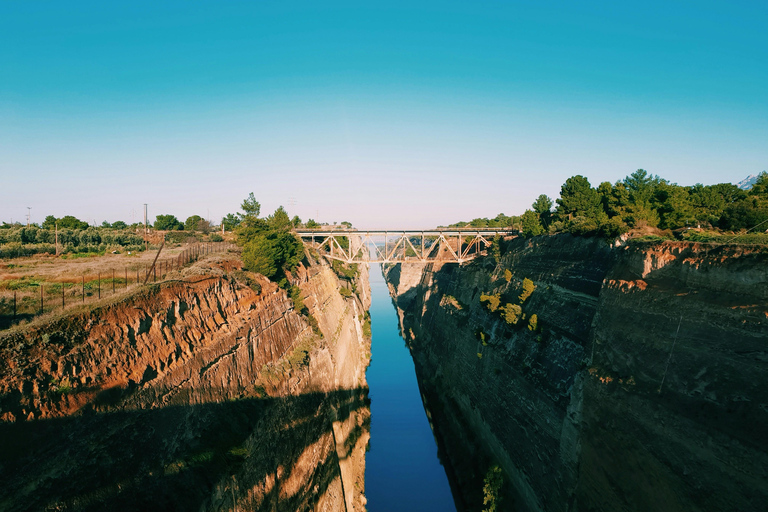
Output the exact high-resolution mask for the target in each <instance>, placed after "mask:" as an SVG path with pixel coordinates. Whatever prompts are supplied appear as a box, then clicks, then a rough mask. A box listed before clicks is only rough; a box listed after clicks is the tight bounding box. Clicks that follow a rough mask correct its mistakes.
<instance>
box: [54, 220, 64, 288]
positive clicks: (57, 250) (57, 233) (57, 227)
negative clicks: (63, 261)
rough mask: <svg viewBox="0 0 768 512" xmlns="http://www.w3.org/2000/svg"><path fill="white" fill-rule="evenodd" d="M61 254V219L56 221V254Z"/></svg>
mask: <svg viewBox="0 0 768 512" xmlns="http://www.w3.org/2000/svg"><path fill="white" fill-rule="evenodd" d="M58 255H59V221H56V256H58ZM63 287H64V285H62V289H63Z"/></svg>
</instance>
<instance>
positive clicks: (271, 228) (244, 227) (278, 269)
mask: <svg viewBox="0 0 768 512" xmlns="http://www.w3.org/2000/svg"><path fill="white" fill-rule="evenodd" d="M243 210H244V212H245V213H244V214H241V217H242V222H241V223H240V225H239V226H238V227H237V230H236V233H237V243H238V244H239V245H241V246H242V247H243V255H242V258H243V266H244V267H245V268H246V270H250V271H251V272H258V273H259V274H262V275H264V276H265V277H267V278H269V279H273V280H276V281H279V280H280V278H281V277H283V276H284V274H285V272H286V271H288V270H293V269H294V268H295V267H296V266H297V265H298V264H299V263H300V262H301V259H302V257H303V256H304V246H303V244H302V243H301V240H299V239H298V238H296V237H295V236H294V235H293V234H292V233H291V228H292V224H291V219H290V218H288V214H287V213H286V212H285V209H284V208H283V207H282V206H281V207H279V208H278V209H277V210H275V212H274V213H273V214H272V215H270V216H268V217H267V218H266V219H259V218H258V216H257V215H258V212H259V211H260V206H259V203H258V202H257V201H256V199H255V198H254V197H253V192H251V194H250V195H249V196H248V198H247V199H246V200H245V201H243Z"/></svg>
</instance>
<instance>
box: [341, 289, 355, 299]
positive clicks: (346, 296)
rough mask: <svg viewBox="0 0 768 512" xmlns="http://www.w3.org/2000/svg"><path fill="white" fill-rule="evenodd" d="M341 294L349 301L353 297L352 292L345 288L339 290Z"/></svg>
mask: <svg viewBox="0 0 768 512" xmlns="http://www.w3.org/2000/svg"><path fill="white" fill-rule="evenodd" d="M339 294H340V295H341V296H342V297H344V298H345V299H348V298H350V297H351V296H352V292H351V291H349V290H348V289H346V288H344V287H343V286H342V287H341V288H339Z"/></svg>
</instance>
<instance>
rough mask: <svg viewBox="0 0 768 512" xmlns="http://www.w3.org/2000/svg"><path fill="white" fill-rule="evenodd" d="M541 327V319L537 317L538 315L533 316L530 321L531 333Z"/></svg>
mask: <svg viewBox="0 0 768 512" xmlns="http://www.w3.org/2000/svg"><path fill="white" fill-rule="evenodd" d="M538 326H539V317H537V316H536V313H534V314H532V315H531V318H530V319H528V330H529V331H535V330H536V329H537V328H538Z"/></svg>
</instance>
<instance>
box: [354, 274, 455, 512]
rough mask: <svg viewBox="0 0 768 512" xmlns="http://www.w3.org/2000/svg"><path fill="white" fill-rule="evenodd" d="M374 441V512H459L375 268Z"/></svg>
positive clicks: (368, 483) (368, 465)
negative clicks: (451, 511) (411, 511)
mask: <svg viewBox="0 0 768 512" xmlns="http://www.w3.org/2000/svg"><path fill="white" fill-rule="evenodd" d="M370 276H371V331H372V335H373V338H372V341H371V344H372V347H371V352H372V360H371V365H370V367H369V368H368V373H367V375H366V377H367V379H368V386H369V388H370V395H369V396H370V397H371V441H370V451H369V452H368V455H367V456H366V458H365V495H366V497H367V498H368V510H369V512H391V511H398V512H405V511H409V510H413V511H421V512H423V511H430V510H435V511H450V510H454V511H455V510H456V507H455V506H454V504H453V498H452V497H451V490H450V487H449V486H448V478H447V477H446V476H445V470H444V469H443V466H442V465H440V461H439V460H438V458H437V445H436V444H435V438H434V437H433V435H432V430H431V429H430V427H429V422H428V421H427V416H426V413H425V412H424V406H423V405H422V403H421V395H420V393H419V386H418V383H417V382H416V371H415V369H414V366H413V360H412V359H411V355H410V353H409V352H408V349H407V348H406V346H405V342H404V341H403V339H402V338H401V337H400V334H399V333H398V320H397V313H396V312H395V309H394V307H393V305H392V301H391V299H390V298H389V291H388V290H387V285H386V283H385V282H384V278H383V277H382V275H381V268H380V267H379V266H378V265H376V266H373V265H372V266H371V272H370Z"/></svg>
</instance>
